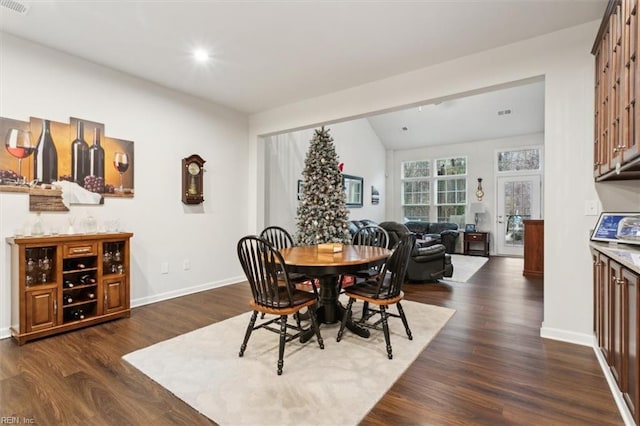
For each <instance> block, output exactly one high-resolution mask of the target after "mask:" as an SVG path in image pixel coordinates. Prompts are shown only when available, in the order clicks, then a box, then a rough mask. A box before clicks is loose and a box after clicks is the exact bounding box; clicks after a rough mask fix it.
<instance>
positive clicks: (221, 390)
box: [123, 301, 455, 425]
mask: <svg viewBox="0 0 640 426" xmlns="http://www.w3.org/2000/svg"><path fill="white" fill-rule="evenodd" d="M356 307H357V308H358V310H356V309H355V308H356ZM360 307H361V303H359V302H357V303H355V304H354V314H355V315H357V313H358V312H359V309H360ZM402 307H403V308H404V310H405V314H406V315H407V320H408V322H409V327H410V328H411V331H412V334H413V340H409V339H407V336H406V334H405V331H404V327H403V326H402V321H401V320H400V319H399V318H390V320H389V327H390V332H391V345H392V347H393V359H392V360H390V359H388V358H387V353H386V347H385V343H384V335H383V333H382V331H381V330H380V331H378V330H371V337H370V338H368V339H363V338H361V337H358V336H356V335H355V334H353V333H351V332H350V331H348V330H345V334H344V335H343V338H342V340H341V341H340V342H339V343H338V342H336V335H337V331H338V324H325V325H322V326H321V329H320V330H321V333H322V338H323V340H324V345H325V349H324V350H321V349H320V348H319V346H318V344H317V341H316V339H315V337H314V338H312V339H311V340H310V341H309V342H307V343H306V344H304V345H301V344H300V343H299V341H298V340H295V341H292V342H289V343H288V344H287V345H286V347H285V354H284V370H283V373H282V375H281V376H278V375H277V373H276V364H277V360H278V339H279V338H278V335H277V334H275V333H271V332H269V331H266V330H263V329H260V330H256V331H254V332H253V334H252V335H251V339H250V340H249V344H248V346H247V349H246V351H245V354H244V357H242V358H240V357H238V351H239V349H240V344H241V343H242V339H243V337H244V333H245V331H246V327H247V325H248V323H249V317H250V312H247V313H245V314H241V315H238V316H236V317H233V318H230V319H228V320H225V321H222V322H219V323H215V324H212V325H210V326H207V327H204V328H200V329H198V330H195V331H192V332H190V333H187V334H183V335H181V336H178V337H175V338H173V339H170V340H166V341H164V342H160V343H157V344H155V345H153V346H150V347H147V348H145V349H141V350H138V351H136V352H132V353H130V354H127V355H125V356H124V357H123V358H124V359H125V360H126V361H128V362H129V363H131V364H132V365H133V366H135V367H136V368H138V369H139V370H141V371H142V372H143V373H144V374H146V375H147V376H149V377H150V378H151V379H153V380H154V381H156V382H157V383H158V384H160V385H161V386H163V387H165V388H166V389H168V390H169V391H170V392H172V393H173V394H174V395H176V396H177V397H178V398H180V399H182V400H183V401H185V402H186V403H187V404H189V405H190V406H192V407H193V408H194V409H196V410H198V411H199V412H200V413H202V414H203V415H205V416H207V417H208V418H210V419H211V420H213V421H214V422H216V423H218V424H220V425H306V424H309V425H311V424H313V425H356V424H358V423H359V422H360V420H362V418H363V417H364V416H365V415H366V414H367V412H369V411H370V410H371V408H373V406H374V405H375V404H376V402H377V401H378V400H379V399H380V398H381V397H382V396H383V395H384V394H385V393H386V392H387V390H388V389H389V388H390V387H391V385H393V383H394V382H395V381H396V380H397V379H398V377H399V376H400V375H401V374H402V373H403V372H404V371H405V370H406V369H407V367H408V366H409V365H410V364H411V363H412V362H413V361H414V360H415V359H416V358H417V356H418V355H419V354H420V352H422V350H423V349H424V348H425V347H426V346H427V345H428V344H429V342H430V341H431V340H432V339H433V338H434V337H435V335H436V334H437V333H438V331H439V330H440V329H441V328H442V327H443V326H444V325H445V324H446V323H447V321H448V320H449V319H450V318H451V316H452V315H453V314H454V312H455V311H454V310H453V309H449V308H443V307H439V306H433V305H426V304H422V303H416V302H411V301H403V302H402ZM390 309H391V312H394V313H397V310H396V308H395V307H391V308H390ZM259 318H260V317H259V316H258V321H259V320H260V319H259ZM267 318H268V317H267ZM356 318H359V317H356ZM290 321H293V319H290Z"/></svg>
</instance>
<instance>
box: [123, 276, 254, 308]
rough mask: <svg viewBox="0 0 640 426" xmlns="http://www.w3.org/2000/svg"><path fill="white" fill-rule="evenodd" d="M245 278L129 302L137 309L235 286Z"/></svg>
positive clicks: (183, 289)
mask: <svg viewBox="0 0 640 426" xmlns="http://www.w3.org/2000/svg"><path fill="white" fill-rule="evenodd" d="M246 280H247V278H246V277H245V276H244V275H243V276H241V277H232V278H227V279H225V280H222V281H214V282H209V283H204V284H200V285H197V286H193V287H187V288H181V289H179V290H174V291H168V292H166V293H160V294H155V295H153V296H147V297H141V298H138V299H132V300H131V307H132V308H137V307H139V306H144V305H149V304H151V303H156V302H162V301H163V300H169V299H174V298H176V297H180V296H186V295H188V294H193V293H200V292H201V291H205V290H211V289H214V288H218V287H224V286H227V285H231V284H236V283H239V282H242V281H246Z"/></svg>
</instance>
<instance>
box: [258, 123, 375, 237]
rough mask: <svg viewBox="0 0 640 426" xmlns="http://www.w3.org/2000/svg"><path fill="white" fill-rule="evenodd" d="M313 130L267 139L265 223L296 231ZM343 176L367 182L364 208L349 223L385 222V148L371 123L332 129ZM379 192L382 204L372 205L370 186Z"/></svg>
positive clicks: (354, 212) (356, 210)
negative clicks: (301, 181) (300, 183)
mask: <svg viewBox="0 0 640 426" xmlns="http://www.w3.org/2000/svg"><path fill="white" fill-rule="evenodd" d="M313 133H314V129H307V130H300V131H297V132H290V133H285V134H281V135H275V136H268V137H265V138H264V139H265V141H264V143H265V151H266V153H265V155H266V159H267V161H266V174H267V179H266V182H265V192H266V194H267V196H266V197H265V198H266V199H265V208H266V216H265V223H266V224H267V225H278V226H282V227H284V228H285V229H287V230H289V232H291V233H292V234H293V233H295V230H296V209H297V207H298V202H297V196H296V191H297V181H298V179H301V178H302V171H303V170H304V160H305V158H306V156H307V151H308V150H309V142H310V141H311V139H312V138H313ZM329 134H330V135H331V137H332V138H333V143H334V145H335V149H336V154H337V155H338V161H339V162H342V163H344V169H343V173H344V174H348V175H354V176H359V177H362V178H363V179H364V188H363V191H364V193H363V206H362V207H353V208H350V209H349V220H354V219H371V220H373V221H375V222H382V221H383V220H384V213H385V207H384V206H385V200H386V197H385V176H384V174H385V148H384V146H383V145H382V142H380V139H379V138H378V136H377V135H376V134H375V133H374V131H373V129H372V128H371V125H370V124H369V121H368V120H366V119H358V120H353V121H347V122H343V123H336V124H333V125H331V126H330V127H329ZM372 185H373V186H375V187H376V189H377V190H378V191H379V193H380V204H377V205H372V204H371V186H372Z"/></svg>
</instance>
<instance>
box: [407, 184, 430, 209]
mask: <svg viewBox="0 0 640 426" xmlns="http://www.w3.org/2000/svg"><path fill="white" fill-rule="evenodd" d="M415 204H424V205H427V206H428V205H429V182H428V181H407V182H403V183H402V205H415Z"/></svg>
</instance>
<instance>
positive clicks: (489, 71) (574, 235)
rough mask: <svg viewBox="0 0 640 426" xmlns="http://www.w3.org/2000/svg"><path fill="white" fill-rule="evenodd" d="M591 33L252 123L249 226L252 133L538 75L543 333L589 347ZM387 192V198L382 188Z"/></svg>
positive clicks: (383, 83) (289, 108)
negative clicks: (541, 82)
mask: <svg viewBox="0 0 640 426" xmlns="http://www.w3.org/2000/svg"><path fill="white" fill-rule="evenodd" d="M598 26H599V21H594V22H591V23H588V24H584V25H580V26H577V27H573V28H569V29H566V30H562V31H558V32H555V33H551V34H547V35H544V36H541V37H537V38H534V39H530V40H525V41H523V42H519V43H514V44H511V45H508V46H504V47H501V48H497V49H492V50H488V51H485V52H481V53H477V54H473V55H469V56H466V57H463V58H460V59H456V60H453V61H449V62H446V63H443V64H439V65H435V66H432V67H428V68H424V69H420V70H417V71H414V72H410V73H406V74H402V75H398V76H395V77H391V78H388V79H385V80H380V81H376V82H372V83H367V84H363V85H361V86H357V87H353V88H351V89H347V90H343V91H340V92H335V93H332V94H328V95H325V96H321V97H317V98H314V99H309V100H306V101H302V102H298V103H295V104H290V105H286V106H283V107H280V108H275V109H272V110H269V111H265V112H262V113H259V114H255V115H253V116H251V117H250V143H251V148H250V149H251V151H250V154H251V166H252V167H251V172H252V176H251V180H250V188H249V193H248V202H249V206H250V208H249V210H250V212H254V214H252V215H250V217H249V226H250V227H259V226H260V225H261V224H262V221H263V218H262V217H261V214H260V212H262V211H264V208H263V206H264V194H263V193H260V191H258V188H259V186H258V182H259V181H260V180H261V179H262V176H263V175H262V173H263V166H262V164H263V163H264V158H263V156H264V150H263V146H261V144H260V143H259V142H258V141H259V136H260V135H265V134H269V133H280V132H284V131H288V130H290V129H297V128H304V127H309V126H316V125H318V124H321V123H331V122H333V121H340V120H345V119H346V118H350V117H361V116H363V115H365V114H369V113H375V112H381V111H386V110H391V109H398V108H402V107H404V106H407V105H418V104H421V103H424V102H425V101H429V100H431V99H437V98H441V97H446V96H451V95H455V94H463V93H466V92H470V91H474V90H478V89H482V88H489V87H495V86H499V85H503V84H505V83H512V82H516V81H519V80H524V79H531V78H539V77H541V76H542V77H544V78H545V136H544V142H545V143H544V145H545V177H544V179H545V182H546V184H547V187H546V190H545V198H544V206H545V207H544V217H545V259H544V261H545V279H544V297H545V300H544V322H543V324H542V328H541V334H542V335H543V336H546V337H552V338H556V339H562V340H567V341H573V342H577V343H582V344H588V345H590V344H591V342H592V334H593V333H592V293H593V291H592V276H591V264H590V259H589V250H588V244H587V235H588V230H589V229H590V228H591V227H592V226H593V222H594V221H595V218H594V217H593V216H585V215H584V204H585V200H596V199H598V194H597V193H596V190H595V185H594V183H593V178H592V172H591V164H592V163H593V158H592V157H593V154H592V141H593V135H592V133H593V84H594V83H593V75H594V71H593V69H594V59H593V57H592V56H591V54H590V50H591V46H592V44H593V41H594V39H595V36H596V33H597V30H598ZM392 157H393V155H392V154H388V156H387V159H388V163H393V159H392ZM389 160H391V161H389ZM392 172H393V171H390V173H392ZM386 188H387V194H388V195H389V196H391V195H390V189H391V185H390V184H389V182H387V185H386ZM608 189H609V191H608V193H609V195H608V196H609V197H611V198H614V199H616V200H617V201H618V202H619V203H620V204H623V205H624V208H625V209H626V210H629V211H633V210H636V211H640V203H639V202H638V197H637V196H635V197H627V198H626V199H625V196H626V195H627V192H628V191H627V190H626V189H625V187H624V186H623V185H618V184H612V185H609V188H608ZM605 208H606V206H605ZM388 213H389V216H391V215H392V214H393V212H392V211H390V212H388Z"/></svg>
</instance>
